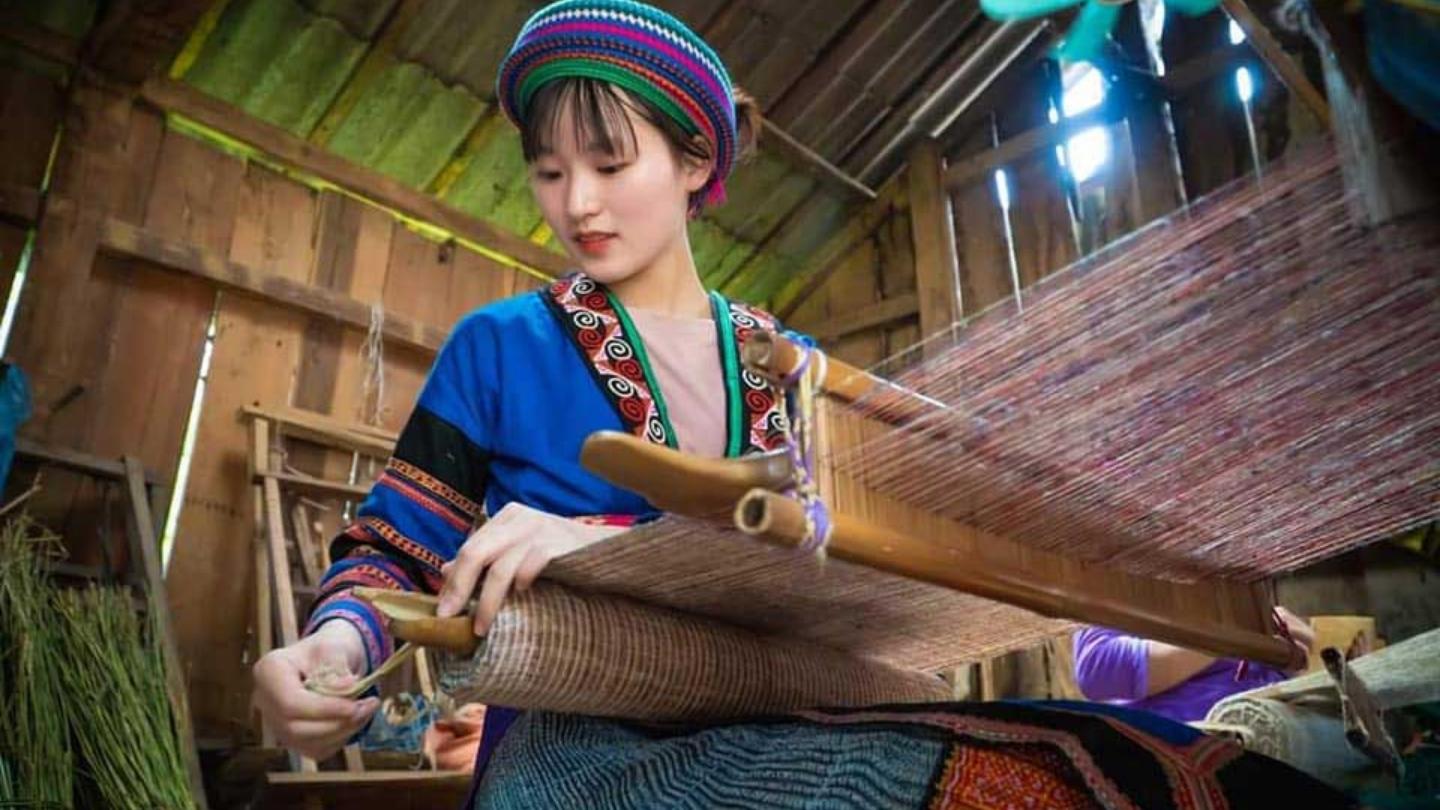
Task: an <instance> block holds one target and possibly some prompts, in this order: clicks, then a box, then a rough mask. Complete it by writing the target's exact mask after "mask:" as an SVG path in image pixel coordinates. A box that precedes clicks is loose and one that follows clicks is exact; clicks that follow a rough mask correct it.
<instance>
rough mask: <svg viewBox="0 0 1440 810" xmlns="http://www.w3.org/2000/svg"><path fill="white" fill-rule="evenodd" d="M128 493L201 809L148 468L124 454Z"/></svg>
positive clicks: (134, 540)
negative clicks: (148, 486)
mask: <svg viewBox="0 0 1440 810" xmlns="http://www.w3.org/2000/svg"><path fill="white" fill-rule="evenodd" d="M122 463H123V464H124V465H125V492H126V495H127V497H128V498H129V500H130V525H129V526H128V527H127V528H128V529H129V534H130V547H131V550H132V553H134V554H135V555H136V556H134V557H132V561H133V562H139V563H141V564H142V565H143V566H144V569H145V586H146V590H147V591H148V592H149V595H150V609H151V610H153V611H155V626H156V627H158V628H160V638H159V642H160V644H161V651H162V653H163V655H164V658H165V689H166V691H167V692H169V694H170V711H171V712H173V713H174V715H175V727H176V730H177V731H178V732H179V734H180V747H181V750H180V755H181V756H182V757H183V758H184V759H185V771H186V773H187V774H189V777H190V792H191V793H192V794H194V798H195V801H196V803H197V804H198V805H199V806H200V807H201V808H202V810H203V808H204V807H205V806H206V803H205V783H204V781H203V780H202V779H201V776H200V757H199V754H198V753H196V751H195V731H194V729H192V728H191V725H190V702H189V700H188V699H187V698H186V694H185V675H184V673H183V672H182V671H181V669H180V654H179V653H178V652H176V648H175V635H174V634H173V633H172V632H171V630H170V603H169V600H168V599H167V598H166V596H165V578H164V577H163V576H162V575H161V573H160V544H159V543H158V542H156V538H155V520H154V518H153V517H152V516H151V514H150V498H149V493H147V492H146V489H145V468H144V467H143V466H141V464H140V461H139V460H138V459H136V458H134V457H133V456H125V458H124V459H123V461H122Z"/></svg>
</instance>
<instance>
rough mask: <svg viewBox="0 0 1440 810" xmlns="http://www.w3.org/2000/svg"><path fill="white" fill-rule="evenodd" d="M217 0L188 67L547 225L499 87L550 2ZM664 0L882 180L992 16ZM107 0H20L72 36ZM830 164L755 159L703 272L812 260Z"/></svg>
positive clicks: (302, 130)
mask: <svg viewBox="0 0 1440 810" xmlns="http://www.w3.org/2000/svg"><path fill="white" fill-rule="evenodd" d="M217 3H218V4H219V5H218V6H217V9H218V10H219V13H218V14H217V15H215V16H214V17H213V21H214V24H213V26H211V25H207V26H202V27H200V28H199V29H197V31H196V32H195V33H194V34H193V35H192V41H191V43H190V48H189V49H187V50H188V51H189V52H190V54H191V55H192V56H193V57H194V58H193V61H189V62H187V63H186V64H187V65H188V67H186V68H185V70H184V73H183V75H182V77H181V78H182V80H183V81H186V82H189V83H190V84H192V85H194V86H195V87H197V88H199V89H200V90H202V91H204V92H206V93H209V94H211V95H213V96H215V97H217V98H220V99H222V100H224V101H227V102H229V103H231V104H234V105H236V106H237V107H240V108H242V109H244V110H245V111H247V112H249V113H250V114H252V115H254V116H256V117H258V118H261V119H263V120H265V121H268V122H270V123H273V124H275V125H277V126H280V127H283V128H284V129H286V130H288V131H290V132H292V133H294V134H295V135H297V136H299V137H302V138H306V139H308V140H310V141H311V142H313V143H315V144H317V145H319V146H322V147H324V148H326V149H329V150H331V151H333V152H335V153H336V154H339V155H341V156H343V157H345V158H347V159H349V160H353V161H355V162H356V163H359V164H362V165H365V166H367V167H370V168H373V169H376V170H378V171H380V172H383V173H385V174H387V175H389V176H391V177H394V178H395V179H397V180H399V181H400V182H403V183H405V184H407V185H410V186H412V187H414V188H417V189H421V190H424V191H427V192H429V193H431V194H434V195H435V196H437V197H439V198H440V199H443V200H445V201H446V202H448V203H450V204H451V205H453V206H455V207H456V208H458V209H460V210H462V211H465V212H466V213H469V214H471V215H474V216H476V217H479V218H481V219H484V220H487V221H489V222H492V223H494V224H496V225H499V226H501V227H504V228H508V229H510V230H512V231H514V232H516V233H519V234H522V235H526V236H529V235H532V234H537V233H540V232H542V231H543V229H542V228H541V217H540V214H539V212H538V210H537V209H536V207H535V204H534V202H533V200H532V199H531V196H530V193H529V190H528V184H527V182H526V171H525V166H524V162H523V160H522V159H521V156H520V146H519V139H518V137H517V135H516V133H515V132H514V131H513V129H512V128H511V127H509V126H508V125H507V124H506V123H505V121H504V120H503V117H501V116H499V115H498V114H497V111H496V109H495V105H494V99H493V94H494V88H493V83H494V75H495V71H496V68H497V66H498V64H499V62H500V60H501V59H502V58H503V56H504V53H505V50H506V48H508V46H509V44H510V41H511V38H512V37H513V36H514V33H515V31H516V30H517V29H518V27H519V26H520V25H521V24H522V23H523V21H524V20H525V19H526V18H527V17H528V16H529V15H530V14H531V13H532V12H533V11H534V10H535V9H536V8H538V7H539V6H540V5H541V4H542V0H486V1H485V2H480V3H476V2H474V1H473V0H217ZM658 4H659V5H661V6H662V7H666V8H668V9H669V10H671V11H672V13H675V14H676V15H677V16H679V17H680V18H682V19H684V20H685V21H686V22H687V23H688V24H690V25H691V26H692V27H694V28H695V29H696V30H698V31H699V32H700V33H701V34H702V35H703V36H704V37H705V38H706V39H707V41H709V42H710V43H711V44H712V45H714V46H715V48H716V49H717V50H718V51H719V52H720V54H721V55H722V57H723V58H724V59H725V61H726V63H727V64H728V65H729V67H730V68H731V70H732V74H733V78H734V79H735V81H736V83H737V84H739V85H741V86H742V87H746V88H747V89H750V90H751V91H752V92H754V93H755V94H756V96H757V98H759V100H760V102H761V105H762V108H763V109H764V110H765V111H766V115H767V119H768V120H769V121H770V123H772V124H775V125H778V126H780V127H781V128H783V129H785V130H786V131H787V132H789V133H790V134H791V135H792V136H794V137H796V138H797V139H798V140H799V141H800V142H802V143H804V144H806V145H807V146H809V147H810V148H811V149H812V150H814V151H816V152H817V153H819V154H820V155H821V156H823V157H824V158H825V159H826V160H828V161H830V162H831V163H833V164H835V165H837V166H841V167H842V168H844V169H846V170H847V171H849V172H851V173H852V174H855V173H858V172H860V171H861V170H862V169H865V170H867V171H869V173H870V174H869V176H865V177H862V178H861V180H863V181H865V182H868V183H870V184H872V186H875V185H879V184H880V183H881V182H882V181H883V180H884V179H885V178H886V176H887V175H888V174H890V173H893V172H894V171H895V170H897V169H898V168H899V166H900V164H901V162H902V159H903V148H901V147H903V143H902V141H903V140H904V139H905V137H906V136H909V135H911V134H912V133H913V131H915V130H916V126H915V124H916V123H917V122H916V121H914V120H913V119H914V117H915V111H916V110H917V108H920V107H921V106H922V102H924V101H925V100H926V94H928V93H930V92H933V90H934V88H935V87H936V86H937V85H938V84H940V83H939V82H937V81H936V78H937V76H936V75H935V74H937V73H938V72H941V71H942V70H944V69H945V68H942V67H941V66H943V65H949V66H953V65H955V64H956V57H957V56H963V53H962V52H963V51H964V50H965V49H967V48H974V47H976V44H977V42H976V41H977V40H979V39H980V37H979V36H978V35H977V32H980V31H981V30H982V26H981V24H980V23H978V22H977V17H978V9H977V7H976V0H670V2H665V0H658ZM97 5H98V0H55V1H54V2H43V1H42V0H24V2H22V3H21V6H22V8H23V9H24V13H25V14H26V15H27V17H29V18H30V19H32V20H34V21H36V22H38V23H40V24H43V25H45V26H47V27H49V28H52V29H55V30H58V31H62V32H65V33H69V34H71V35H73V36H76V37H80V36H83V34H84V33H85V31H86V30H88V29H89V27H90V26H91V24H92V21H93V18H94V16H95V13H96V8H97ZM941 78H943V77H941ZM948 85H949V83H946V86H947V87H948ZM962 89H963V88H962ZM940 101H942V102H943V101H946V99H941V100H940ZM924 106H926V107H927V108H928V106H930V105H924ZM942 106H943V105H942ZM942 112H943V111H942ZM921 123H923V122H921ZM897 133H899V135H898V136H897ZM887 147H892V148H888V149H887ZM822 174H823V173H821V172H817V171H816V169H815V168H814V167H813V166H809V165H805V164H804V162H803V161H797V159H795V158H794V157H791V156H782V153H781V152H769V151H765V152H762V153H761V154H760V155H759V156H758V157H757V158H756V159H755V160H753V161H751V162H749V163H747V164H745V165H743V166H741V167H740V168H739V169H738V170H737V172H736V175H735V176H734V177H733V178H732V179H731V181H730V186H729V188H730V194H729V200H730V201H729V203H728V204H727V205H725V206H723V207H721V208H719V209H717V210H714V211H712V212H709V213H707V215H706V217H705V218H704V219H703V220H701V221H699V222H696V223H694V224H693V226H692V239H693V247H694V251H695V255H696V259H697V263H698V264H699V266H700V269H701V274H702V276H703V277H704V279H705V281H706V283H707V284H711V285H716V286H720V287H722V288H723V289H724V290H725V291H726V292H728V293H731V294H734V295H737V296H739V297H742V298H746V299H748V300H752V301H764V300H766V299H768V298H769V297H770V296H771V295H773V294H774V293H775V292H776V291H777V290H778V289H779V288H780V287H782V286H783V285H785V284H786V283H787V282H789V281H791V280H792V279H793V278H794V277H795V276H796V275H797V274H798V273H799V272H800V271H802V270H804V269H811V268H808V267H807V265H806V261H805V260H806V257H808V256H810V255H811V254H813V253H814V252H815V251H816V250H817V249H818V248H819V247H820V246H821V245H822V244H823V243H824V241H825V240H826V238H827V237H829V236H830V235H831V234H832V233H833V232H834V231H835V230H836V229H837V228H839V227H840V225H841V224H842V222H843V221H844V219H845V215H846V213H847V208H848V206H850V205H852V204H854V203H855V202H857V201H858V200H857V198H856V196H855V195H854V194H853V193H851V192H847V191H845V190H843V189H841V188H839V187H838V186H837V184H836V183H834V182H831V181H829V180H825V181H822V179H821V175H822ZM552 246H553V245H552Z"/></svg>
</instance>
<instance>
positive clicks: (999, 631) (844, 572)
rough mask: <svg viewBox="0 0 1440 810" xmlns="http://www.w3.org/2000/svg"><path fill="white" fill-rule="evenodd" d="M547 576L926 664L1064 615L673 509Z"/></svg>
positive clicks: (959, 660) (1027, 640) (977, 650)
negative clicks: (778, 542)
mask: <svg viewBox="0 0 1440 810" xmlns="http://www.w3.org/2000/svg"><path fill="white" fill-rule="evenodd" d="M545 576H547V577H550V578H552V579H554V580H556V581H558V582H561V583H564V584H566V585H569V586H571V587H573V588H575V589H577V590H584V591H587V592H593V593H608V594H616V595H622V596H626V597H629V598H632V599H635V600H638V601H641V602H645V603H648V604H652V605H663V606H666V607H670V608H673V609H676V610H681V611H684V612H687V613H691V614H695V615H701V616H709V617H712V618H715V619H718V620H720V621H723V622H725V623H727V624H731V625H735V626H738V627H745V628H750V629H753V630H755V631H757V632H761V633H765V634H768V635H774V636H782V637H787V638H796V639H801V640H804V641H809V642H814V643H816V644H822V645H825V646H827V647H831V648H834V649H838V650H849V651H853V652H854V654H856V655H863V656H867V657H871V658H874V659H877V660H880V661H886V662H889V663H891V664H894V665H895V666H899V667H904V668H907V669H919V670H926V671H937V670H941V669H944V668H946V667H952V666H956V665H959V664H963V663H966V662H969V661H977V660H980V659H982V658H985V657H987V656H989V655H993V654H997V653H1001V652H1005V651H1007V650H1011V649H1018V648H1021V647H1026V646H1029V645H1031V644H1034V643H1036V642H1039V641H1042V640H1044V639H1045V638H1048V637H1050V636H1052V635H1055V634H1056V633H1060V632H1064V631H1065V630H1067V629H1069V628H1070V627H1071V626H1072V624H1071V623H1070V622H1066V621H1061V620H1056V619H1047V618H1045V617H1042V616H1038V615H1036V614H1034V613H1031V612H1029V611H1026V610H1022V609H1020V608H1016V607H1012V606H1010V605H1005V604H1001V603H998V602H992V601H989V600H987V599H981V598H979V597H976V596H971V595H969V594H964V593H959V592H957V591H953V590H950V589H948V588H942V587H939V586H937V585H930V584H927V583H924V582H917V581H915V580H911V579H906V578H904V577H900V576H896V575H894V574H889V573H886V572H882V571H876V570H874V569H871V568H867V567H865V566H860V565H853V564H850V563H846V562H842V561H840V560H823V561H822V560H821V559H820V558H818V557H816V556H814V555H810V554H797V553H795V552H793V551H790V550H787V549H781V548H777V547H774V546H770V545H767V544H765V543H762V542H759V541H757V540H755V539H754V538H751V537H747V536H745V535H743V534H740V533H739V532H738V531H735V530H734V529H727V528H725V527H723V526H717V525H715V524H711V523H707V522H705V521H701V520H692V519H689V518H682V517H673V516H672V517H666V518H665V519H663V520H661V521H658V522H656V523H652V524H649V525H646V526H641V527H638V528H636V529H633V530H631V531H628V532H625V533H624V534H620V535H616V536H615V537H611V538H609V539H607V540H604V541H602V542H600V543H597V544H595V545H593V546H590V547H588V548H584V549H581V550H580V551H577V552H574V553H571V554H567V555H566V556H564V557H561V558H559V559H557V560H554V561H553V562H551V563H550V565H549V566H548V567H547V568H546V569H545Z"/></svg>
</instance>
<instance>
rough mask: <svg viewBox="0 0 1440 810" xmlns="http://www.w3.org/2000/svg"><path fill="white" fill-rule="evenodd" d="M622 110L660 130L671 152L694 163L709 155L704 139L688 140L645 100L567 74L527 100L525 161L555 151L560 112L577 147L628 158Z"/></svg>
mask: <svg viewBox="0 0 1440 810" xmlns="http://www.w3.org/2000/svg"><path fill="white" fill-rule="evenodd" d="M627 108H629V109H630V110H633V111H634V112H635V114H637V115H639V116H640V117H641V118H643V119H645V120H646V121H648V122H649V123H651V124H652V125H654V126H655V127H656V128H657V129H659V130H660V132H661V133H662V134H664V136H665V140H666V141H668V142H669V143H670V146H671V148H672V149H674V150H675V154H677V155H685V156H687V157H692V158H695V159H698V160H705V159H708V158H709V157H710V152H709V149H708V147H709V144H708V143H705V141H704V139H703V138H694V139H692V138H691V137H690V136H689V135H687V134H686V133H685V130H684V129H682V128H681V126H680V125H679V124H678V123H676V122H675V121H674V120H672V119H671V118H670V116H668V115H665V114H664V113H662V112H661V111H660V110H658V109H656V108H655V106H654V105H652V104H650V103H649V102H648V101H646V100H645V99H643V98H638V97H636V96H634V95H631V94H629V93H624V92H623V91H621V90H619V89H618V88H616V87H615V85H613V84H611V83H609V82H606V81H601V80H599V79H591V78H586V77H579V76H572V77H566V78H563V79H556V80H555V81H552V82H549V83H547V84H545V85H543V86H542V87H541V88H540V89H539V90H538V91H536V93H535V97H534V98H532V99H531V100H530V106H529V108H528V110H527V111H526V113H525V120H524V122H523V124H522V125H521V127H520V144H521V148H522V149H523V150H524V153H525V162H527V163H532V162H534V161H535V159H536V158H538V157H540V156H541V155H543V154H546V153H548V152H553V151H554V149H555V141H556V138H557V134H558V133H559V129H560V122H561V121H562V120H563V118H562V115H561V114H562V113H563V112H564V111H565V110H569V111H570V114H571V115H570V120H571V123H572V126H573V127H574V132H573V133H572V134H573V135H574V137H575V142H576V143H578V144H581V145H582V147H594V148H597V149H600V150H601V151H603V152H606V153H607V154H610V155H614V156H617V157H619V156H622V155H633V154H634V153H635V129H634V127H632V126H631V125H630V119H629V118H627V117H626V115H625V110H626V109H627Z"/></svg>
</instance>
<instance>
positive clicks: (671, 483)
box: [580, 431, 795, 517]
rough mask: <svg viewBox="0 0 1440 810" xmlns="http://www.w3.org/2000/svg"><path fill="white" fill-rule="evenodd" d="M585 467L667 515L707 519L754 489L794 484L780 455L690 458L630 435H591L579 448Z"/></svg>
mask: <svg viewBox="0 0 1440 810" xmlns="http://www.w3.org/2000/svg"><path fill="white" fill-rule="evenodd" d="M580 463H581V464H582V465H584V467H585V469H587V470H589V471H590V472H592V473H595V474H596V475H599V476H601V477H602V478H606V479H608V480H611V481H615V480H624V481H625V482H626V484H625V486H626V487H627V488H629V489H631V490H633V491H635V492H638V493H640V494H641V495H643V496H645V498H646V500H648V501H650V503H652V504H654V505H655V506H656V507H658V508H660V509H663V510H664V511H666V512H678V513H680V514H685V515H693V516H696V517H709V516H715V515H721V514H725V513H728V512H730V511H731V510H732V509H734V508H735V502H736V501H737V500H739V499H740V498H741V497H742V496H744V495H745V493H747V492H749V491H750V490H752V489H767V490H774V491H781V490H785V489H789V488H790V487H792V486H794V483H795V470H794V467H793V466H792V465H791V462H790V457H789V455H788V454H787V453H785V452H784V451H778V452H773V453H766V454H764V455H757V456H749V457H747V458H743V459H730V460H725V459H711V458H701V457H699V456H692V455H688V454H686V453H681V452H679V451H678V450H672V449H670V448H669V447H663V446H661V445H658V444H655V443H654V442H648V441H645V440H644V439H641V438H639V437H636V436H632V435H630V434H628V433H619V432H613V431H600V432H598V433H592V434H590V436H589V437H588V438H587V439H586V440H585V444H584V446H583V447H581V449H580Z"/></svg>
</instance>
